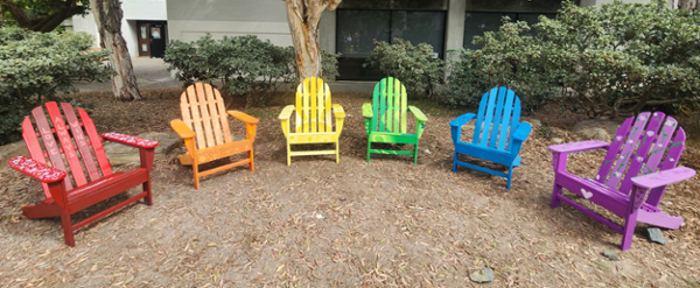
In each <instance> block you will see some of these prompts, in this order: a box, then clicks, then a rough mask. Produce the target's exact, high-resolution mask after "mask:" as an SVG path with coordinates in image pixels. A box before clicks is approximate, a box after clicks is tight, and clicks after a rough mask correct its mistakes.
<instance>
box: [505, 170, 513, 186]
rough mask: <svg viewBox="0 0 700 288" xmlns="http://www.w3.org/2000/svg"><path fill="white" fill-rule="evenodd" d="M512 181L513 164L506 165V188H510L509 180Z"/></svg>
mask: <svg viewBox="0 0 700 288" xmlns="http://www.w3.org/2000/svg"><path fill="white" fill-rule="evenodd" d="M512 181H513V166H510V167H508V185H506V190H510V182H512Z"/></svg>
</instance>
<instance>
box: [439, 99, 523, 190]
mask: <svg viewBox="0 0 700 288" xmlns="http://www.w3.org/2000/svg"><path fill="white" fill-rule="evenodd" d="M474 119H476V126H475V127H474V138H473V139H472V142H471V143H467V142H462V140H461V136H462V134H461V133H462V126H463V125H464V124H467V122H469V121H471V120H474ZM450 126H452V142H454V145H455V155H454V165H453V168H452V171H453V172H457V165H459V166H464V167H467V168H471V169H474V170H477V171H481V172H485V173H489V174H491V175H496V176H500V177H504V178H506V179H508V185H507V186H506V189H510V183H511V180H512V178H513V167H516V166H518V165H520V156H518V154H519V153H520V147H521V146H522V145H523V142H524V141H525V139H527V136H528V135H529V134H530V130H532V126H530V124H529V123H527V122H522V123H521V122H520V98H518V96H517V95H515V92H513V90H510V89H508V88H506V87H496V88H493V89H491V91H489V92H486V94H484V96H483V97H482V98H481V102H480V103H479V112H477V114H476V115H475V114H474V113H467V114H464V115H462V116H460V117H459V118H457V119H455V120H452V122H450ZM459 154H464V155H468V156H472V157H475V158H479V159H483V160H487V161H490V162H494V163H498V164H502V165H505V166H508V174H505V173H503V172H499V171H495V170H491V169H488V168H485V167H481V166H477V165H474V164H470V163H466V162H463V161H459V160H458V157H457V156H458V155H459Z"/></svg>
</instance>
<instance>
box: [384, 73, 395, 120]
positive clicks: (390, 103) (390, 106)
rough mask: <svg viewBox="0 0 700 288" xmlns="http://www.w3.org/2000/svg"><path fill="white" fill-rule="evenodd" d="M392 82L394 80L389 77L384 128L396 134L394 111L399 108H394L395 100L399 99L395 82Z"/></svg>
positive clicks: (385, 96)
mask: <svg viewBox="0 0 700 288" xmlns="http://www.w3.org/2000/svg"><path fill="white" fill-rule="evenodd" d="M391 80H393V78H391V77H389V79H388V81H386V94H384V98H385V101H386V110H384V122H385V125H384V128H385V129H386V132H391V133H396V132H398V131H397V130H394V109H396V108H397V107H394V98H396V97H397V95H396V93H397V91H396V90H397V89H394V88H395V85H394V83H393V82H394V81H391Z"/></svg>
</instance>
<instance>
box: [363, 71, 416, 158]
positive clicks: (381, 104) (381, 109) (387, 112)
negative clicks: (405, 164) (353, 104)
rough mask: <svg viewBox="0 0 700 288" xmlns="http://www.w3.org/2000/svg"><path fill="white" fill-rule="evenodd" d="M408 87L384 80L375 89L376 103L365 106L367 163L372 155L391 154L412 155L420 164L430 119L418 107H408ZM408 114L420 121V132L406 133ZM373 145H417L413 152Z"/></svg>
mask: <svg viewBox="0 0 700 288" xmlns="http://www.w3.org/2000/svg"><path fill="white" fill-rule="evenodd" d="M406 102H407V96H406V87H404V86H403V84H401V82H400V81H399V80H398V79H395V78H392V77H389V78H384V79H382V80H381V81H379V83H377V85H375V86H374V94H373V95H372V103H365V104H363V105H362V116H364V118H365V129H366V130H367V162H369V158H370V157H369V156H370V154H372V153H375V154H391V155H412V156H413V163H414V164H415V163H416V162H417V161H418V141H419V140H420V136H421V135H422V134H423V130H424V129H425V122H427V121H428V117H425V114H423V112H421V111H420V109H418V108H416V107H415V106H408V105H407V104H406ZM406 111H409V112H411V113H412V114H413V116H414V117H415V118H416V133H415V134H408V133H406V123H407V121H406ZM372 143H393V144H409V145H411V144H412V145H414V147H413V151H403V150H389V149H372Z"/></svg>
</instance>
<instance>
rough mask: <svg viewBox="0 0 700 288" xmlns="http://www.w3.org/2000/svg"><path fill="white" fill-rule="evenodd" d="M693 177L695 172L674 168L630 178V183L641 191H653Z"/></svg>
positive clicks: (684, 168) (688, 169) (683, 168)
mask: <svg viewBox="0 0 700 288" xmlns="http://www.w3.org/2000/svg"><path fill="white" fill-rule="evenodd" d="M693 176H695V170H693V169H690V168H688V167H676V168H673V169H668V170H664V171H660V172H656V173H651V174H647V175H644V176H637V177H634V178H632V183H634V185H635V186H637V187H639V188H642V189H654V188H658V187H663V186H666V185H669V184H673V183H676V182H680V181H683V180H686V179H689V178H690V177H693Z"/></svg>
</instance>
